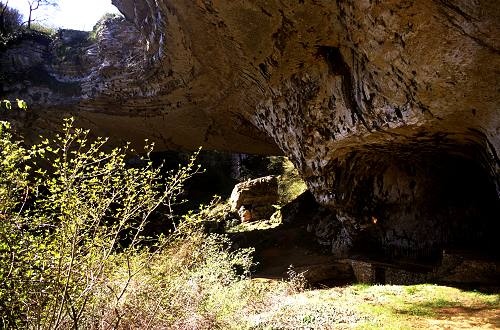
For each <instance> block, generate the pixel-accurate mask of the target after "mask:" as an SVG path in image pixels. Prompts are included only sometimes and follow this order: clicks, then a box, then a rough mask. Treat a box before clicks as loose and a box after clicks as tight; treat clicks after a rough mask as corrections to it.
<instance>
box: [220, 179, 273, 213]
mask: <svg viewBox="0 0 500 330" xmlns="http://www.w3.org/2000/svg"><path fill="white" fill-rule="evenodd" d="M229 201H230V203H231V209H232V210H233V211H237V212H238V214H239V215H240V218H241V221H242V222H248V221H252V220H253V221H255V220H261V219H269V218H270V217H271V215H272V214H273V213H274V208H273V205H274V204H276V203H277V202H278V179H277V178H276V177H275V176H266V177H262V178H257V179H253V180H248V181H245V182H241V183H238V184H237V185H236V186H234V189H233V191H232V193H231V198H230V200H229Z"/></svg>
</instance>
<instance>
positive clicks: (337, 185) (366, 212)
mask: <svg viewBox="0 0 500 330" xmlns="http://www.w3.org/2000/svg"><path fill="white" fill-rule="evenodd" d="M113 3H114V4H115V5H116V6H117V7H118V8H119V9H120V10H121V12H122V13H123V14H124V16H125V18H126V19H125V20H124V19H114V20H111V21H108V22H105V23H104V24H103V26H102V27H101V29H100V30H99V31H98V33H97V38H96V42H87V41H85V42H80V43H79V44H71V40H69V39H71V38H69V39H68V38H66V39H65V38H64V36H62V35H60V36H59V38H58V39H57V40H56V41H55V42H51V43H46V42H45V41H44V42H43V43H36V42H34V41H32V40H31V41H30V40H22V41H19V42H18V43H17V44H16V45H11V47H9V48H8V49H7V50H3V51H2V53H1V56H0V63H2V74H3V75H4V76H7V77H10V80H9V79H7V80H6V79H4V80H3V84H2V86H1V87H2V91H3V94H4V95H6V96H14V95H15V96H20V97H23V98H25V99H26V100H27V101H28V102H29V103H30V104H32V108H33V111H32V113H31V114H30V115H28V117H30V118H27V119H23V120H24V121H25V122H29V123H30V125H31V127H50V126H52V125H53V123H54V122H56V121H55V120H54V118H57V117H59V116H61V114H65V113H74V114H77V115H78V117H80V120H81V122H84V123H86V124H87V125H89V126H93V127H95V128H97V129H99V130H100V132H102V133H103V134H107V135H113V136H117V137H120V138H123V139H127V140H135V141H141V140H142V139H143V138H146V137H147V138H150V139H154V140H156V141H157V142H158V143H159V146H160V147H161V148H167V149H175V148H193V147H195V146H197V145H205V146H206V147H208V148H215V149H225V150H230V151H239V152H246V153H263V154H278V153H281V152H282V153H284V154H286V155H287V156H289V157H290V158H291V160H292V161H293V162H294V164H295V165H296V167H297V168H298V169H299V171H300V172H301V174H302V176H303V177H304V179H305V180H306V182H307V184H308V186H309V189H310V190H311V191H312V193H313V194H314V196H315V198H316V200H317V201H318V202H320V203H321V204H322V205H323V206H326V207H328V208H330V209H331V210H332V211H333V213H334V216H333V218H334V219H335V220H332V221H338V222H339V223H340V224H341V226H340V227H339V226H333V227H335V228H337V229H335V230H334V231H335V232H332V233H330V234H331V235H330V236H331V237H333V238H332V244H333V250H334V252H335V253H338V254H339V255H341V254H343V253H344V252H346V251H350V250H352V249H355V248H356V246H362V247H365V248H366V249H369V250H377V249H379V250H391V251H392V250H398V251H400V252H401V253H406V252H404V251H407V250H411V251H413V252H414V254H415V255H418V254H419V253H420V252H418V251H421V253H420V254H422V255H425V254H426V253H427V252H425V251H433V250H439V249H441V248H442V247H443V246H448V245H457V246H478V245H482V244H480V243H484V242H488V243H487V244H485V245H486V247H485V248H486V249H491V248H496V247H498V243H492V242H494V241H495V239H494V237H493V234H491V233H492V232H494V231H495V230H497V229H498V227H499V224H498V221H497V219H499V218H500V211H499V209H500V206H499V204H500V203H499V194H500V160H499V158H498V154H499V152H500V134H499V131H500V114H499V101H498V99H499V90H498V86H499V85H500V84H499V83H500V75H499V73H500V72H499V71H500V38H499V36H500V24H499V22H500V5H499V4H498V2H497V1H494V0H481V1H453V2H452V1H446V0H421V1H416V0H415V1H411V0H400V1H383V2H382V1H371V0H362V1H348V0H339V1H330V0H328V1H327V0H316V1H308V0H301V1H291V0H290V1H279V2H278V1H264V0H255V1H250V2H249V1H242V0H237V1H210V0H205V1H201V0H200V1H172V0H142V1H130V0H114V1H113ZM16 47H17V48H16ZM61 47H62V48H61ZM16 49H17V50H16ZM19 49H22V50H19ZM58 49H59V51H60V50H61V49H63V50H64V51H66V52H69V53H70V54H72V55H71V56H65V55H64V54H61V53H58ZM28 54H29V55H28ZM11 63H14V64H11ZM20 76H22V77H23V78H22V79H19V78H20ZM42 77H43V79H41V78H42ZM333 227H332V228H333ZM338 228H340V229H338ZM332 230H333V229H332ZM469 232H471V233H474V234H473V235H464V233H469ZM490 243H491V244H490ZM413 252H412V253H413ZM394 253H395V252H394ZM410 254H411V253H410Z"/></svg>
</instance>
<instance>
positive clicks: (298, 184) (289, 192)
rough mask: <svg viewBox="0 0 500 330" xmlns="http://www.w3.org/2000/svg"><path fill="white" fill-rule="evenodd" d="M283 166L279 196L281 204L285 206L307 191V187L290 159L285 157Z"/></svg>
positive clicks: (279, 181) (279, 182)
mask: <svg viewBox="0 0 500 330" xmlns="http://www.w3.org/2000/svg"><path fill="white" fill-rule="evenodd" d="M282 166H283V174H282V175H280V176H279V180H278V194H279V204H280V205H285V204H287V203H289V202H291V201H293V200H294V199H295V198H297V197H298V196H299V195H300V194H302V193H303V192H304V191H306V190H307V186H306V183H305V182H304V181H303V180H302V178H301V177H300V174H299V172H298V171H297V169H296V168H295V167H294V166H293V163H292V162H291V161H290V160H289V159H288V158H286V157H283V160H282Z"/></svg>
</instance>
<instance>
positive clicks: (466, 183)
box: [350, 149, 500, 262]
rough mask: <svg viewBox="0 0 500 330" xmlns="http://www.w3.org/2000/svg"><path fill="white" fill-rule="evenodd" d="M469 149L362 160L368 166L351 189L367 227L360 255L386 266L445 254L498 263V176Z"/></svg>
mask: <svg viewBox="0 0 500 330" xmlns="http://www.w3.org/2000/svg"><path fill="white" fill-rule="evenodd" d="M455 150H456V149H455ZM467 151H468V152H463V150H462V152H456V151H453V152H450V151H449V150H447V151H445V152H443V150H441V151H440V152H435V151H432V152H431V151H426V150H424V151H422V152H415V150H413V151H412V152H411V153H408V152H404V153H394V152H391V153H384V152H377V153H376V155H374V153H373V151H371V152H370V153H369V155H364V156H363V155H360V156H358V157H356V159H357V161H362V160H363V159H364V160H365V161H364V164H363V165H362V166H363V167H364V168H367V164H366V163H365V162H366V160H367V159H368V160H369V163H370V166H369V167H368V168H369V169H368V170H367V173H364V177H363V178H362V179H361V180H360V179H359V177H358V178H356V180H355V181H354V182H353V185H352V186H353V187H354V190H355V193H354V195H355V196H356V204H357V207H358V211H359V214H360V215H358V216H360V217H361V218H363V219H365V220H364V221H365V225H364V226H365V227H366V229H365V230H363V231H362V233H361V236H360V239H359V240H358V246H357V252H362V253H366V254H371V255H378V256H379V257H381V258H383V259H384V260H386V261H395V260H412V261H416V262H433V261H436V260H438V259H439V258H441V256H442V254H443V251H463V253H467V254H477V255H480V256H487V257H491V258H495V259H498V251H500V241H499V240H498V237H497V233H498V232H499V229H500V224H499V221H498V219H500V202H499V197H498V194H497V189H496V185H495V178H494V177H493V176H492V175H491V174H490V173H491V172H490V170H489V167H488V166H485V164H484V163H483V162H481V159H484V158H481V157H474V156H477V155H478V154H477V153H474V152H471V149H467ZM358 166H361V165H360V164H358ZM350 205H351V206H352V201H351V204H350Z"/></svg>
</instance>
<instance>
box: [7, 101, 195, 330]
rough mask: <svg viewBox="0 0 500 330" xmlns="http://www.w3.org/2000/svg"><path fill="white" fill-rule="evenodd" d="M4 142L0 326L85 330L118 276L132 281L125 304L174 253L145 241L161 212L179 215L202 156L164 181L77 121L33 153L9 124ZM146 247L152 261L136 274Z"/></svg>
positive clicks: (149, 164) (119, 291)
mask: <svg viewBox="0 0 500 330" xmlns="http://www.w3.org/2000/svg"><path fill="white" fill-rule="evenodd" d="M19 104H20V106H21V107H24V105H25V104H24V103H23V102H18V105H19ZM0 133H1V136H0V148H1V151H0V152H1V157H2V163H1V168H0V203H1V204H0V217H1V220H2V221H0V236H1V237H2V241H1V243H0V279H1V283H2V286H1V287H0V309H1V313H0V315H1V316H0V317H1V319H0V322H2V325H3V327H7V328H8V327H25V326H28V325H29V326H30V327H36V328H58V327H64V328H66V327H76V326H77V325H79V324H81V323H82V321H83V320H86V319H89V317H91V316H90V315H89V311H91V310H92V308H90V306H93V305H94V299H95V293H96V292H97V291H100V290H102V289H103V288H106V287H108V286H107V284H106V283H107V281H108V278H109V277H108V276H109V274H110V273H112V271H113V270H114V269H117V268H119V269H125V270H126V274H127V281H125V282H123V283H121V286H120V287H119V288H116V287H115V288H114V291H113V293H114V294H115V295H116V303H117V304H118V303H119V302H120V301H121V299H122V298H123V297H124V294H125V292H126V290H127V288H128V284H129V282H130V281H131V280H132V279H133V278H134V277H135V276H136V275H137V274H138V273H139V272H140V271H141V269H142V268H144V267H145V265H147V264H148V262H147V260H148V258H149V259H151V258H153V257H154V255H155V254H158V253H160V252H161V251H162V248H163V247H164V245H165V244H167V242H168V240H166V239H161V240H153V239H152V238H148V237H145V236H144V229H145V226H146V224H147V223H148V220H149V218H150V217H151V215H152V214H153V212H155V211H156V210H157V209H158V208H159V207H160V206H161V205H164V207H165V208H166V210H170V209H171V207H172V206H173V205H174V204H175V203H177V202H178V200H177V197H178V195H179V194H180V193H181V192H182V189H183V183H184V182H185V180H187V179H188V178H189V177H191V176H192V175H193V174H194V173H196V172H197V171H198V170H199V167H197V166H195V164H194V160H195V156H196V154H195V155H194V156H193V158H191V161H190V162H189V164H187V165H186V166H183V167H179V169H178V170H176V171H170V172H168V174H167V176H166V177H165V179H163V178H162V176H161V175H160V172H161V168H159V167H154V166H153V164H152V162H151V161H150V160H149V159H148V158H147V156H146V157H141V161H142V163H143V166H141V167H140V168H134V167H130V166H128V165H127V163H126V155H127V154H129V153H131V152H133V150H131V149H130V148H129V146H128V145H126V146H124V147H121V148H115V149H111V150H109V151H108V150H107V149H106V148H105V144H106V139H103V138H98V139H97V140H95V141H93V142H92V141H90V139H89V137H88V135H89V131H87V130H82V129H75V128H73V121H72V120H71V119H68V120H65V123H64V128H63V133H62V134H60V135H57V136H56V137H55V139H53V140H48V139H46V140H44V141H43V142H42V143H41V144H39V145H36V146H34V147H33V148H32V149H29V150H28V149H25V148H24V147H22V145H21V143H20V142H12V136H11V134H10V132H9V125H8V124H7V123H4V124H2V126H1V130H0ZM152 148H153V145H152V144H150V145H148V146H146V148H145V153H146V155H149V153H150V152H151V151H152ZM145 243H147V244H145ZM146 246H148V249H150V251H149V252H148V253H147V254H146V260H143V263H142V264H141V266H139V267H136V268H132V267H131V266H130V265H131V264H130V260H131V259H133V258H134V257H136V256H137V255H139V254H141V253H144V252H143V250H144V249H145V248H146ZM108 294H109V293H108Z"/></svg>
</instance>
